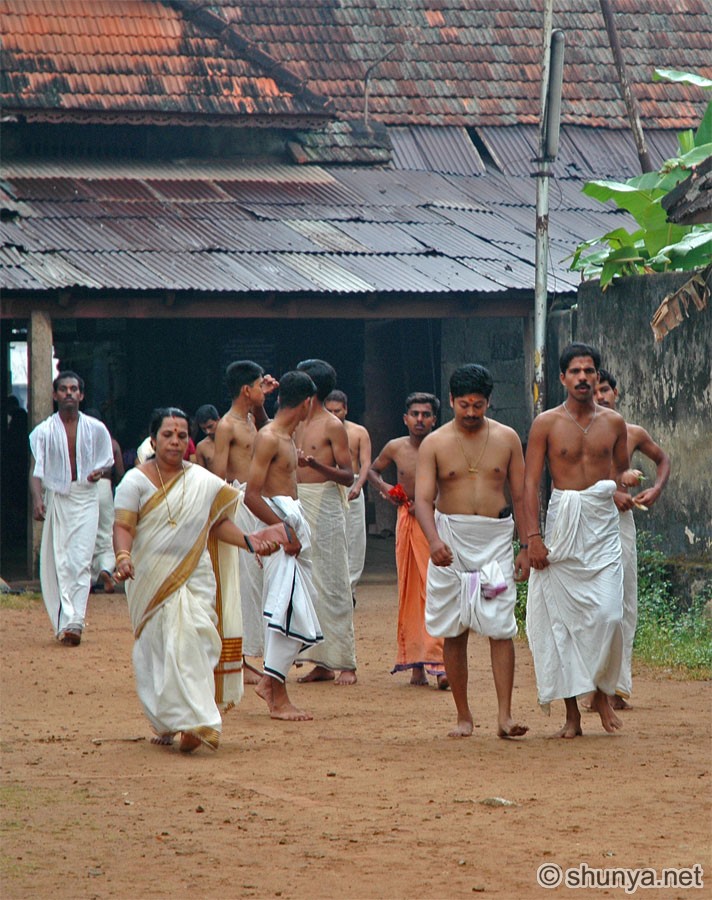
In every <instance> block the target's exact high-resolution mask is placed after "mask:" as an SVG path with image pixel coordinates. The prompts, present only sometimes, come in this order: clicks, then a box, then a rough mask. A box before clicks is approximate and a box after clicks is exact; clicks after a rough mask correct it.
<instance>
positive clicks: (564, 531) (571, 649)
mask: <svg viewBox="0 0 712 900" xmlns="http://www.w3.org/2000/svg"><path fill="white" fill-rule="evenodd" d="M615 489H616V485H615V482H613V481H608V480H605V481H598V482H596V484H594V485H592V486H591V487H589V488H587V489H586V490H584V491H560V490H554V491H553V493H552V495H551V500H550V502H549V510H548V513H547V521H546V536H545V543H546V546H547V547H548V548H549V557H548V559H549V565H548V566H547V567H546V568H545V569H532V571H531V574H530V576H529V591H528V597H527V637H528V638H529V647H530V649H531V651H532V656H533V658H534V668H535V670H536V680H537V692H538V697H539V703H540V705H541V706H542V707H544V708H545V710H546V711H548V704H549V703H550V702H551V701H552V700H560V699H566V698H569V697H578V696H581V695H583V694H588V693H590V692H591V691H594V690H596V689H600V690H601V691H603V692H604V693H606V694H613V693H614V692H615V689H616V685H617V682H618V674H619V671H620V666H621V655H622V643H623V642H622V631H621V618H622V614H623V567H622V563H621V541H620V527H619V514H618V510H617V509H616V506H615V504H614V502H613V494H614V492H615Z"/></svg>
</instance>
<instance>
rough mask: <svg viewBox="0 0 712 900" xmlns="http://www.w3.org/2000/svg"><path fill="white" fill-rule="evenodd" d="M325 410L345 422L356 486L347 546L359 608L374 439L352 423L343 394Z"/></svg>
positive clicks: (352, 491) (351, 492) (330, 397)
mask: <svg viewBox="0 0 712 900" xmlns="http://www.w3.org/2000/svg"><path fill="white" fill-rule="evenodd" d="M324 407H325V409H326V410H327V411H328V412H330V413H332V415H334V416H336V418H337V419H338V420H339V421H340V422H343V423H344V428H345V429H346V437H347V439H348V442H349V452H350V453H351V466H352V468H353V470H354V483H353V485H352V486H351V488H350V489H349V492H348V495H347V498H346V499H347V500H348V502H349V505H348V509H347V510H346V545H347V550H348V557H349V580H350V581H351V597H352V599H353V604H354V606H356V585H357V584H358V583H359V579H360V578H361V575H362V573H363V566H364V563H365V562H366V499H365V496H364V492H363V489H364V487H365V485H366V482H367V481H368V470H369V468H370V466H371V437H370V435H369V433H368V431H367V430H366V429H365V428H364V427H363V425H357V424H356V422H349V421H348V420H347V418H346V415H347V413H348V411H349V400H348V397H347V396H346V394H345V393H344V392H343V391H331V393H330V394H329V395H328V396H327V398H326V400H325V401H324Z"/></svg>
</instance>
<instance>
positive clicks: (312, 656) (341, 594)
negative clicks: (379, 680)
mask: <svg viewBox="0 0 712 900" xmlns="http://www.w3.org/2000/svg"><path fill="white" fill-rule="evenodd" d="M297 369H298V370H299V371H300V372H306V374H307V375H309V377H310V378H311V379H312V381H313V382H314V384H315V385H316V390H317V392H316V395H315V396H314V397H313V398H312V403H311V406H310V409H309V414H308V416H307V418H306V420H305V421H304V422H303V423H302V424H301V425H299V426H298V428H297V430H296V432H295V442H296V445H297V448H298V450H299V457H298V461H299V467H298V469H297V481H298V484H299V489H298V492H299V500H300V502H301V504H302V508H303V509H304V514H305V515H306V517H307V522H308V523H309V529H310V531H311V541H312V560H313V575H314V586H315V587H316V591H317V607H316V610H317V615H318V617H319V622H320V624H321V628H322V631H323V632H324V641H323V643H321V644H319V645H318V646H317V647H314V648H313V649H312V650H310V651H308V652H307V653H306V654H305V655H304V657H303V658H304V659H306V660H308V661H309V662H313V663H314V664H315V665H314V668H313V669H312V670H311V671H310V672H309V673H308V674H307V675H305V676H303V677H302V678H300V679H299V680H300V681H303V682H306V683H309V682H314V681H334V682H335V683H336V684H339V685H350V684H356V643H355V638H354V608H353V600H352V598H351V584H350V581H349V565H348V549H347V541H346V509H347V500H346V488H350V487H351V485H352V484H353V480H354V475H353V469H352V468H351V454H350V452H349V442H348V436H347V434H346V429H345V427H344V425H343V423H342V422H340V421H339V420H338V419H337V418H336V416H332V414H331V413H330V412H327V410H326V409H325V408H324V400H325V399H326V397H327V396H328V395H329V394H330V393H331V391H332V390H333V389H334V387H335V385H336V372H335V371H334V369H333V367H332V366H331V365H329V363H327V362H324V360H322V359H307V360H303V361H302V362H300V363H299V364H298V366H297ZM337 673H338V674H337Z"/></svg>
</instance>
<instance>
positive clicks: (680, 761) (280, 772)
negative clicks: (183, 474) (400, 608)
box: [0, 584, 712, 900]
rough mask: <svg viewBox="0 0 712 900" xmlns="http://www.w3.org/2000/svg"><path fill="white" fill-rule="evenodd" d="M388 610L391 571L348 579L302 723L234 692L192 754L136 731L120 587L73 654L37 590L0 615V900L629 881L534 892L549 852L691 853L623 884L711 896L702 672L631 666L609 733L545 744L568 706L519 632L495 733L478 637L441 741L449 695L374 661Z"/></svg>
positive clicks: (299, 699)
mask: <svg viewBox="0 0 712 900" xmlns="http://www.w3.org/2000/svg"><path fill="white" fill-rule="evenodd" d="M395 609H396V591H395V586H394V585H392V584H369V585H366V586H365V587H362V588H361V589H360V592H359V605H358V608H357V610H356V623H357V638H358V648H357V649H358V656H359V678H360V681H359V684H358V685H357V686H356V687H336V686H334V685H333V684H315V685H296V684H294V685H290V692H291V693H292V695H293V699H294V700H295V702H296V703H297V704H298V705H303V706H306V707H308V708H309V709H311V710H312V711H313V712H314V713H315V716H316V718H315V720H314V721H313V722H307V723H282V722H279V723H278V722H273V721H271V720H270V719H269V718H268V717H267V715H266V712H265V708H264V706H263V704H262V703H261V701H259V700H258V698H257V697H255V696H254V694H253V692H252V690H250V689H248V692H247V695H246V697H245V699H244V701H243V703H242V704H241V706H240V708H239V709H238V710H235V711H233V712H231V713H230V714H229V715H228V717H227V718H226V722H225V729H224V732H223V739H222V744H221V747H220V750H219V751H218V752H217V754H213V753H210V752H209V751H207V750H200V751H198V752H197V753H196V754H194V755H192V756H184V755H182V754H180V753H179V752H178V751H177V750H174V749H172V748H170V749H166V748H158V747H154V746H151V745H150V744H149V743H148V740H147V738H148V737H149V736H150V735H149V729H148V726H147V724H146V722H145V721H144V719H143V716H142V714H141V710H140V707H139V704H138V701H137V699H136V696H135V693H134V686H133V678H132V671H131V665H130V653H131V644H132V638H131V634H130V630H129V624H128V617H127V614H126V611H125V608H124V601H123V597H122V596H114V597H113V598H109V597H102V596H101V595H99V596H97V597H95V598H93V599H92V603H91V607H90V612H89V623H90V627H89V629H88V631H87V633H86V635H85V639H84V641H83V642H82V645H81V647H79V648H76V649H74V648H67V647H63V646H60V645H58V644H55V643H54V642H53V641H52V640H51V636H50V629H49V624H48V622H47V620H46V616H45V612H44V609H43V608H42V607H41V606H40V605H39V604H37V603H34V604H31V605H30V606H29V607H28V608H26V609H20V610H3V611H2V612H0V621H1V623H2V633H3V655H2V685H3V688H2V707H3V721H2V731H1V734H0V739H1V741H2V743H1V747H2V774H3V779H2V781H3V787H2V801H3V803H2V806H3V813H2V816H3V818H2V850H1V852H2V866H3V880H2V895H3V897H4V898H7V900H10V898H109V897H117V898H126V900H130V898H141V897H153V898H163V897H166V898H167V897H184V896H188V894H191V895H193V896H196V897H202V898H216V900H217V898H220V900H226V898H227V900H230V898H242V897H285V898H317V900H318V898H337V897H338V898H359V900H360V898H412V897H423V898H426V897H430V898H433V897H434V898H457V897H470V896H472V895H473V892H474V893H476V894H478V895H479V894H483V895H485V896H496V897H501V898H509V897H511V898H529V897H546V896H553V895H554V894H556V895H558V896H561V895H564V894H569V895H571V896H573V897H577V898H582V900H583V898H584V897H586V898H590V897H595V896H609V897H610V896H613V897H624V896H627V895H626V894H625V893H624V891H623V889H622V888H619V889H612V890H608V891H605V890H602V889H601V890H598V889H589V890H585V891H582V890H578V891H575V892H571V891H570V889H568V888H564V887H561V888H559V890H558V891H556V892H552V891H547V890H544V889H542V888H539V887H538V886H537V883H536V872H537V868H538V867H539V866H540V865H541V864H542V863H545V862H551V863H557V864H559V865H560V866H562V867H563V868H567V867H572V866H578V865H579V864H580V863H582V862H585V863H587V864H588V865H590V866H592V867H597V868H599V867H600V868H610V867H614V866H615V867H642V866H650V867H653V868H654V869H656V870H660V869H661V868H662V867H682V866H692V865H694V864H695V863H698V864H701V865H702V866H703V867H704V869H705V870H706V872H707V878H706V881H707V887H706V889H705V890H702V891H700V890H694V889H691V888H682V889H678V890H674V891H671V890H666V891H663V890H645V891H642V890H641V891H639V892H638V896H641V895H642V896H645V897H646V898H648V897H650V898H654V897H666V898H687V897H691V898H693V897H694V898H699V897H703V896H708V897H709V896H712V866H711V864H710V832H709V822H710V799H711V798H712V789H711V787H710V781H711V771H710V753H709V751H710V732H711V727H710V726H711V721H710V718H711V717H710V685H709V684H703V683H694V682H683V681H671V680H664V679H662V678H659V677H658V678H657V679H655V678H653V677H651V674H650V673H638V677H637V680H636V692H635V697H634V701H635V706H636V708H635V710H634V711H632V712H630V713H626V714H625V728H624V731H623V733H622V734H620V735H616V736H609V735H606V734H605V733H604V732H603V731H602V730H601V728H600V725H599V724H598V719H597V717H596V716H592V715H590V714H589V715H587V716H586V717H585V719H584V729H585V733H586V737H585V738H584V739H581V740H576V741H571V742H569V741H555V740H548V739H547V735H548V734H550V733H552V732H553V731H554V730H555V729H556V728H558V727H559V725H560V724H561V723H562V720H563V705H559V708H558V709H556V710H555V712H554V715H553V716H552V718H551V719H547V718H545V717H544V716H543V715H542V714H541V713H540V712H539V711H538V709H537V708H536V703H535V689H534V681H533V669H532V665H531V659H530V656H529V652H528V650H527V648H526V646H525V645H524V644H518V661H517V677H516V686H515V698H514V710H515V716H516V717H518V718H522V719H524V720H525V721H526V722H527V723H528V724H529V725H530V726H531V733H530V735H529V736H527V738H525V739H524V740H522V741H519V742H514V741H501V740H498V739H497V738H496V737H495V735H494V728H495V703H494V691H493V686H492V681H491V675H490V672H489V653H488V650H487V646H486V644H485V643H484V642H483V641H482V640H480V639H476V640H473V642H472V648H471V654H470V657H471V668H472V671H471V680H470V684H471V688H470V691H471V698H472V701H473V708H474V710H475V714H476V717H477V727H476V729H475V734H474V736H473V737H472V738H471V739H467V740H453V739H448V738H447V737H446V734H447V730H448V728H449V727H450V726H451V725H452V724H453V723H454V707H453V704H452V697H451V695H450V694H449V693H442V692H438V691H437V690H435V688H413V687H410V686H409V685H408V684H407V681H408V676H407V674H400V675H397V676H391V675H389V674H388V672H389V668H390V666H391V664H392V655H393V653H394V633H395ZM131 738H140V740H137V741H133V740H128V739H131ZM99 739H101V741H102V742H101V743H96V741H97V740H99ZM493 797H503V798H505V799H507V800H511V801H514V802H515V803H516V806H509V807H492V806H487V805H483V803H482V801H483V800H486V799H488V798H493Z"/></svg>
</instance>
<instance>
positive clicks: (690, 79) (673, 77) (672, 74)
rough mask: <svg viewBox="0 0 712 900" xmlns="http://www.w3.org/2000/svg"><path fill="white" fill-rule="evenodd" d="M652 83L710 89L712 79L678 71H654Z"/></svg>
mask: <svg viewBox="0 0 712 900" xmlns="http://www.w3.org/2000/svg"><path fill="white" fill-rule="evenodd" d="M653 81H673V82H675V83H677V84H695V85H697V87H701V88H705V89H708V88H712V79H710V78H705V77H704V75H695V74H694V73H693V72H680V71H679V70H678V69H655V71H654V72H653Z"/></svg>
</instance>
